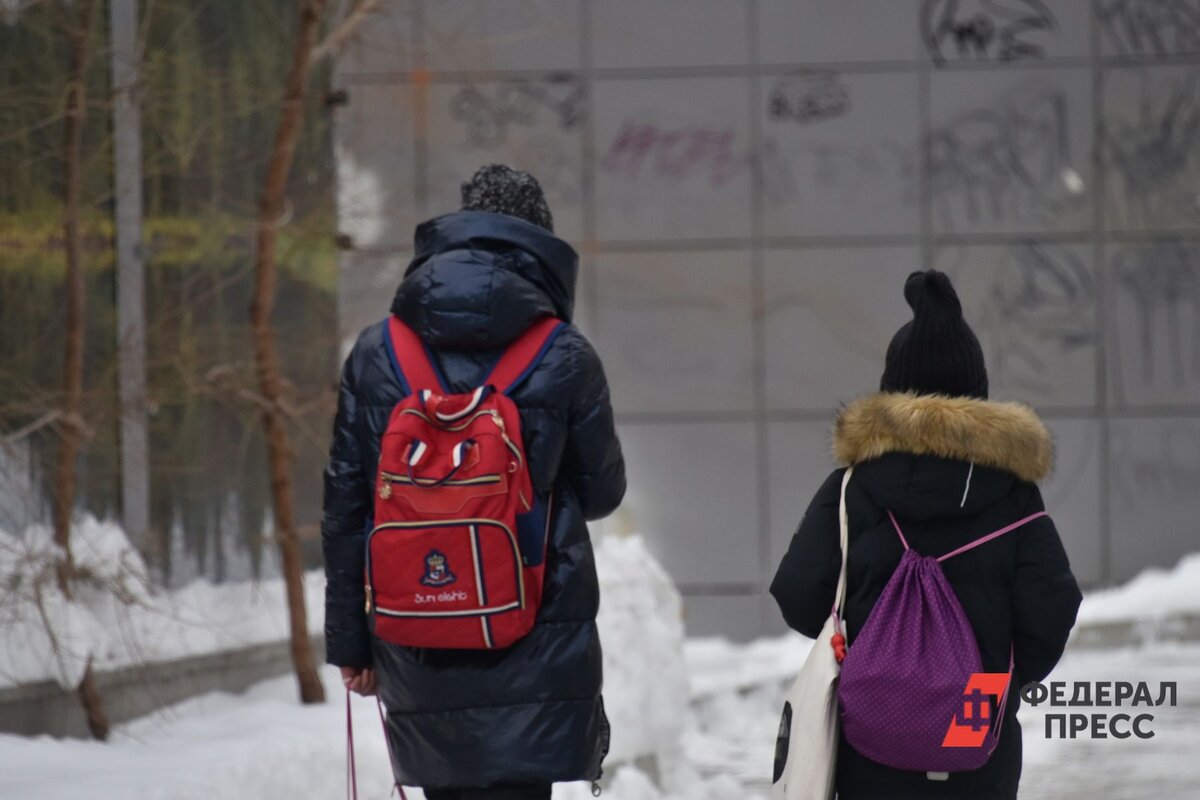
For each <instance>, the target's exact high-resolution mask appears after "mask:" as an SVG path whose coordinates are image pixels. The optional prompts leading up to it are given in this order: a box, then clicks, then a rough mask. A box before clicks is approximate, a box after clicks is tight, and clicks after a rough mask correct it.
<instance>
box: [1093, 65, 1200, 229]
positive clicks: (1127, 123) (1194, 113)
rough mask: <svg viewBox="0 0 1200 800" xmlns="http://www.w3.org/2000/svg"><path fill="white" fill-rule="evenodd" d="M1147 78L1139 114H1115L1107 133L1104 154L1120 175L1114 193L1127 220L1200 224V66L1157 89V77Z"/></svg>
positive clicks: (1103, 137) (1107, 122)
mask: <svg viewBox="0 0 1200 800" xmlns="http://www.w3.org/2000/svg"><path fill="white" fill-rule="evenodd" d="M1141 77H1142V86H1141V88H1140V96H1139V99H1138V104H1137V116H1136V118H1134V119H1126V118H1122V117H1119V116H1117V115H1116V114H1115V113H1113V114H1110V115H1109V116H1108V118H1106V119H1105V122H1104V127H1103V130H1102V131H1101V154H1102V157H1103V159H1104V164H1105V167H1107V169H1108V171H1109V174H1110V175H1112V177H1113V178H1114V179H1115V180H1114V181H1113V184H1112V186H1111V189H1112V191H1110V192H1109V195H1110V197H1111V198H1113V199H1114V200H1115V201H1117V202H1119V203H1121V204H1122V207H1121V210H1122V211H1123V214H1122V215H1121V216H1123V218H1124V221H1125V222H1127V223H1131V224H1138V225H1148V226H1156V225H1161V224H1163V223H1164V222H1175V221H1179V220H1181V219H1182V220H1189V219H1190V220H1194V221H1195V222H1196V223H1197V224H1200V209H1198V208H1197V202H1198V201H1200V145H1198V144H1197V142H1200V70H1196V71H1192V72H1189V73H1187V74H1186V75H1184V76H1182V77H1180V78H1172V79H1169V80H1168V81H1167V82H1166V83H1165V84H1164V85H1161V86H1159V87H1157V88H1156V87H1154V85H1153V84H1152V83H1151V81H1152V80H1153V76H1151V75H1142V76H1141ZM1156 95H1157V97H1156Z"/></svg>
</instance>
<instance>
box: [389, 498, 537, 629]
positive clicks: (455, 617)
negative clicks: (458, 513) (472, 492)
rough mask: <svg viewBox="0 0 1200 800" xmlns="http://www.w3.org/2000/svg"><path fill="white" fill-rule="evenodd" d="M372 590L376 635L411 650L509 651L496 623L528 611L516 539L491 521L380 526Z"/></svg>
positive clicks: (404, 523) (510, 531) (402, 523)
mask: <svg viewBox="0 0 1200 800" xmlns="http://www.w3.org/2000/svg"><path fill="white" fill-rule="evenodd" d="M366 584H367V585H366V595H367V611H368V613H369V614H370V615H371V619H372V626H373V631H374V633H375V635H376V636H378V637H380V638H381V639H384V640H386V641H390V642H394V643H396V644H402V645H407V646H410V647H449V648H480V647H486V648H490V647H496V646H501V645H499V644H498V643H497V640H496V636H495V635H494V631H493V619H494V618H495V617H497V616H499V615H504V614H509V613H511V612H516V613H519V612H520V611H521V610H523V609H524V608H525V604H526V598H525V586H524V579H523V574H522V571H521V555H520V549H519V546H518V543H517V539H516V536H515V535H514V534H513V531H512V530H511V529H510V528H509V527H508V526H507V525H504V524H503V523H501V522H498V521H496V520H490V519H453V520H445V521H439V522H386V523H383V524H382V525H379V526H377V527H376V528H375V529H374V530H372V531H371V533H370V534H369V535H368V537H367V558H366Z"/></svg>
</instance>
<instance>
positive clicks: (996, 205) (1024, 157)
mask: <svg viewBox="0 0 1200 800" xmlns="http://www.w3.org/2000/svg"><path fill="white" fill-rule="evenodd" d="M1070 141H1071V137H1070V131H1069V124H1068V113H1067V96H1066V92H1065V91H1063V90H1061V89H1040V90H1036V91H1033V92H1026V93H1021V94H1019V95H1016V96H1014V97H1012V98H1010V99H1009V100H1008V101H1007V102H1002V103H997V104H996V105H995V106H993V107H989V108H977V109H971V110H969V111H966V112H964V113H962V114H959V115H958V116H957V117H955V118H954V119H952V120H951V121H949V122H948V123H946V124H944V125H942V126H940V127H938V128H935V129H934V130H933V131H932V132H931V133H930V138H929V142H928V149H929V160H930V168H929V183H930V190H931V193H932V196H933V203H934V212H935V213H936V214H938V216H939V219H940V220H941V221H942V222H943V224H944V225H945V226H947V227H951V223H952V221H953V220H954V219H956V218H957V217H958V216H959V215H962V216H965V218H966V219H967V220H968V221H970V222H979V221H982V220H1005V219H1014V218H1015V219H1025V218H1029V217H1030V216H1038V215H1040V216H1049V217H1055V216H1058V215H1059V214H1061V213H1063V212H1064V211H1066V210H1069V209H1071V208H1076V207H1079V206H1080V205H1081V204H1082V203H1084V202H1086V198H1085V196H1084V193H1083V192H1082V191H1081V189H1082V183H1081V181H1079V178H1078V172H1076V171H1075V165H1074V162H1073V159H1072V154H1071V145H1070ZM1068 176H1070V177H1071V178H1072V179H1073V180H1066V178H1067V177H1068ZM960 208H961V209H962V211H958V209H960Z"/></svg>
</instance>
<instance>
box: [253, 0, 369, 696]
mask: <svg viewBox="0 0 1200 800" xmlns="http://www.w3.org/2000/svg"><path fill="white" fill-rule="evenodd" d="M378 5H379V0H358V2H356V3H354V5H353V6H352V7H351V9H350V11H349V13H348V14H347V15H346V17H345V19H343V20H342V22H341V23H340V24H339V25H338V26H337V27H336V28H335V29H334V30H333V31H332V32H330V33H329V34H328V35H327V37H326V38H325V39H324V40H323V41H320V42H319V41H318V37H319V34H320V28H321V19H322V16H323V14H324V12H325V10H326V6H327V0H299V9H298V10H299V21H298V24H297V26H296V33H295V40H294V44H293V46H292V60H291V65H290V66H289V68H288V72H287V77H286V80H285V82H284V92H283V104H282V106H281V108H280V113H279V124H278V126H277V127H276V129H275V140H274V143H273V144H272V146H271V153H270V157H269V159H268V161H267V173H266V177H265V179H264V181H263V191H262V195H261V199H260V201H259V204H258V219H257V228H256V231H255V248H254V296H253V300H252V302H251V304H250V326H251V338H252V340H253V349H254V365H255V372H256V373H257V376H258V384H259V392H260V393H261V395H262V400H263V411H262V423H263V430H264V434H265V439H266V446H267V470H268V473H269V475H270V483H271V505H272V508H273V510H274V524H275V539H276V542H277V544H278V546H279V556H280V565H281V568H282V570H283V576H284V582H285V585H286V587H287V599H288V615H289V623H290V634H291V655H292V664H293V665H294V667H295V669H296V679H297V681H298V683H299V688H300V701H301V702H303V703H321V702H324V701H325V688H324V686H323V685H322V684H321V678H320V676H319V675H318V674H317V668H316V664H315V663H314V661H313V653H312V646H311V644H310V643H309V638H308V611H307V609H306V608H305V604H304V586H303V574H302V566H301V560H300V545H299V540H298V537H297V534H296V520H295V511H294V502H293V492H292V478H291V472H290V465H291V459H292V448H291V440H290V436H289V433H288V419H289V417H290V416H291V415H290V414H289V410H288V404H287V399H286V398H285V396H284V380H283V371H282V367H281V364H280V361H279V352H278V348H277V347H276V344H275V336H274V332H273V331H272V328H271V314H272V312H273V311H274V308H275V286H276V279H277V273H278V269H277V263H276V254H277V249H278V244H279V228H280V227H281V225H282V224H283V223H284V217H285V216H286V215H285V209H286V206H287V197H286V193H287V181H288V175H289V173H290V172H291V169H292V163H293V161H294V160H295V155H296V143H297V141H298V140H299V137H300V129H301V126H302V124H303V121H304V102H305V99H306V97H307V95H308V83H309V78H310V76H311V73H312V69H313V66H314V64H315V62H316V61H318V60H319V59H321V58H324V57H327V56H328V55H331V54H332V53H333V52H335V51H336V50H337V49H338V48H340V47H341V46H342V45H343V44H344V43H345V42H346V41H348V40H349V39H350V37H351V36H352V35H353V33H354V31H355V30H356V29H357V28H358V26H359V25H361V24H362V22H363V21H364V20H365V19H366V18H367V17H368V16H369V15H370V14H371V13H372V12H373V11H374V10H375V8H376V7H378Z"/></svg>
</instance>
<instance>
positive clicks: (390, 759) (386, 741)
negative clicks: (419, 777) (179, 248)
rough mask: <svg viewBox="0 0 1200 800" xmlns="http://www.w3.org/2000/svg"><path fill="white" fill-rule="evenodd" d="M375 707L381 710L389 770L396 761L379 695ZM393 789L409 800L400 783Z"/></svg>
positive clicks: (401, 797) (403, 799)
mask: <svg viewBox="0 0 1200 800" xmlns="http://www.w3.org/2000/svg"><path fill="white" fill-rule="evenodd" d="M375 705H376V707H378V708H379V724H380V725H382V726H383V743H384V744H386V745H387V751H388V769H391V766H392V764H394V763H395V761H396V760H395V758H393V756H392V740H391V739H389V738H388V729H387V717H386V716H385V715H384V713H383V701H382V700H380V699H379V695H375ZM393 788H394V789H395V790H398V791H399V792H400V800H408V795H406V794H405V793H404V787H403V786H401V785H400V781H396V782H395V784H394V786H393Z"/></svg>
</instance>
